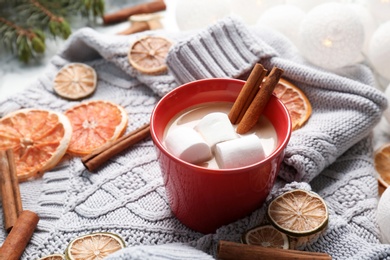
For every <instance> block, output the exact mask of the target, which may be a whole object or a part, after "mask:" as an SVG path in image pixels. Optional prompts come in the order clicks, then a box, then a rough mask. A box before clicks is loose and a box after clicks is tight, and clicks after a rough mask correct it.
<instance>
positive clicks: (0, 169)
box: [0, 149, 23, 232]
mask: <svg viewBox="0 0 390 260" xmlns="http://www.w3.org/2000/svg"><path fill="white" fill-rule="evenodd" d="M0 191H1V201H2V205H3V214H4V226H5V229H6V231H7V232H9V231H10V230H11V229H12V227H13V226H14V224H15V222H16V220H17V218H18V216H19V215H20V213H21V211H22V210H23V208H22V199H21V196H20V190H19V182H18V177H17V175H16V166H15V160H14V155H13V151H12V150H11V149H8V150H6V151H0Z"/></svg>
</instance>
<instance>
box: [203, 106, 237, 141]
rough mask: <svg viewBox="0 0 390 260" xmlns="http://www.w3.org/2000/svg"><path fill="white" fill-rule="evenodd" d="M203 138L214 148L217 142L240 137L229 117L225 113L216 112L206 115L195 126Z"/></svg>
mask: <svg viewBox="0 0 390 260" xmlns="http://www.w3.org/2000/svg"><path fill="white" fill-rule="evenodd" d="M195 130H196V131H198V132H199V133H200V134H201V135H202V137H203V139H204V140H205V141H206V142H207V143H208V144H209V146H210V147H211V148H213V147H214V146H215V145H216V144H217V143H220V142H224V141H228V140H232V139H235V138H237V137H238V135H237V134H236V131H235V130H234V127H233V125H232V124H231V123H230V120H229V117H228V116H227V115H226V114H225V113H221V112H215V113H210V114H208V115H206V116H204V117H203V118H202V119H201V120H200V121H199V123H198V124H197V125H196V126H195Z"/></svg>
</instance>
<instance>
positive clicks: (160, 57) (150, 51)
mask: <svg viewBox="0 0 390 260" xmlns="http://www.w3.org/2000/svg"><path fill="white" fill-rule="evenodd" d="M171 46H172V42H170V41H169V40H168V39H165V38H163V37H158V36H146V37H142V38H140V39H138V40H136V41H135V42H134V43H133V44H132V45H131V46H130V50H129V53H128V59H129V62H130V64H131V65H132V66H133V67H134V68H135V69H136V70H138V71H140V72H142V73H145V74H151V75H154V74H160V73H164V72H166V71H167V65H166V63H165V58H166V57H167V55H168V51H169V48H170V47H171Z"/></svg>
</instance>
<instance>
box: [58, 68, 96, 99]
mask: <svg viewBox="0 0 390 260" xmlns="http://www.w3.org/2000/svg"><path fill="white" fill-rule="evenodd" d="M96 82H97V76H96V72H95V70H94V69H93V68H92V67H90V66H88V65H86V64H83V63H70V64H68V65H66V66H64V67H63V68H62V69H61V70H60V71H59V72H58V73H57V75H56V77H55V78H54V87H53V88H54V91H55V92H56V93H57V94H58V95H60V96H61V97H64V98H67V99H71V100H77V99H81V98H84V97H87V96H89V95H91V94H92V93H93V92H94V91H95V89H96Z"/></svg>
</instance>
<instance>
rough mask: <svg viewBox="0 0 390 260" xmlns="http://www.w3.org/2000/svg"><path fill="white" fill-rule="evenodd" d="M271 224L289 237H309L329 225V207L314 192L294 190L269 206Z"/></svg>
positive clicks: (276, 199)
mask: <svg viewBox="0 0 390 260" xmlns="http://www.w3.org/2000/svg"><path fill="white" fill-rule="evenodd" d="M268 217H269V220H270V222H271V224H272V225H273V226H274V227H275V228H277V229H278V230H280V231H281V232H283V233H285V234H287V235H289V236H296V237H299V236H307V235H311V234H314V233H317V232H319V231H320V230H322V229H324V228H325V227H326V225H327V224H328V207H327V206H326V203H325V201H324V200H323V199H322V198H321V197H320V196H318V195H316V194H315V193H313V192H309V191H305V190H300V189H297V190H293V191H289V192H286V193H283V194H282V195H280V196H279V197H277V198H275V199H274V200H272V201H271V203H270V204H269V206H268Z"/></svg>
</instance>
